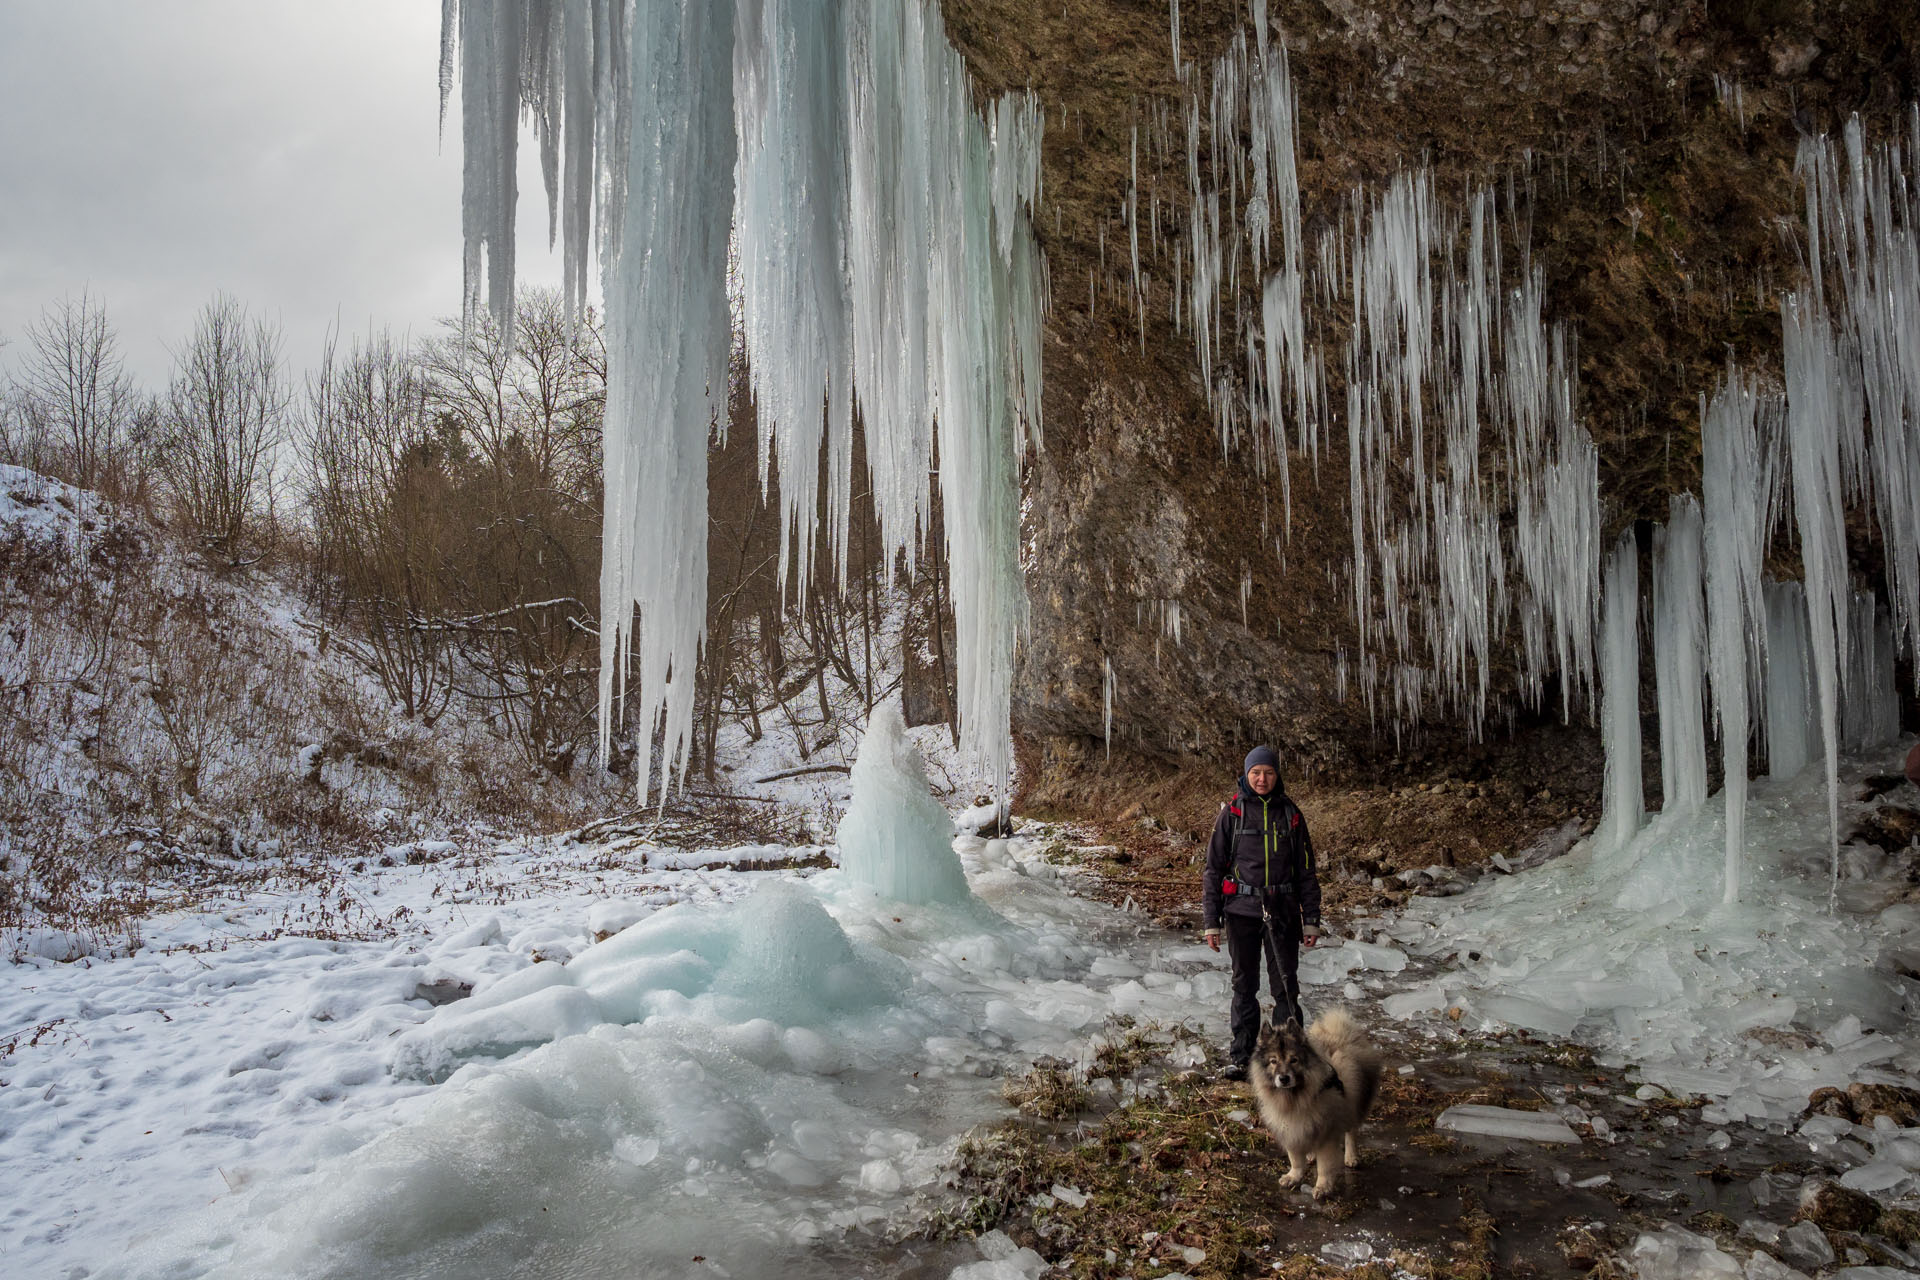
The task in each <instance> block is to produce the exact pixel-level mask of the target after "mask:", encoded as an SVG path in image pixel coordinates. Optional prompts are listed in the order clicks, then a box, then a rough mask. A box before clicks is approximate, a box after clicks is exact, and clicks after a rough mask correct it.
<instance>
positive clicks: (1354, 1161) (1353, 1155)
mask: <svg viewBox="0 0 1920 1280" xmlns="http://www.w3.org/2000/svg"><path fill="white" fill-rule="evenodd" d="M1359 1167H1360V1153H1359V1152H1358V1151H1353V1152H1349V1153H1348V1155H1347V1168H1349V1169H1358V1168H1359Z"/></svg>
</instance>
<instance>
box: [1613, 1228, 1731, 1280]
mask: <svg viewBox="0 0 1920 1280" xmlns="http://www.w3.org/2000/svg"><path fill="white" fill-rule="evenodd" d="M1627 1256H1628V1258H1630V1259H1631V1260H1632V1262H1633V1265H1634V1267H1635V1268H1636V1269H1638V1271H1639V1273H1640V1280H1742V1272H1741V1268H1740V1264H1739V1263H1738V1262H1736V1261H1734V1259H1733V1257H1732V1256H1731V1255H1729V1254H1725V1253H1722V1252H1721V1251H1720V1247H1719V1246H1718V1245H1716V1244H1714V1242H1713V1241H1711V1240H1709V1239H1707V1238H1706V1237H1705V1236H1700V1235H1695V1234H1694V1233H1693V1232H1691V1231H1683V1230H1681V1229H1680V1228H1679V1227H1671V1226H1670V1227H1667V1228H1665V1229H1664V1230H1662V1231H1660V1232H1659V1233H1658V1234H1648V1235H1643V1236H1641V1237H1640V1238H1639V1239H1638V1240H1635V1241H1634V1242H1633V1248H1632V1249H1631V1250H1629V1251H1628V1253H1627Z"/></svg>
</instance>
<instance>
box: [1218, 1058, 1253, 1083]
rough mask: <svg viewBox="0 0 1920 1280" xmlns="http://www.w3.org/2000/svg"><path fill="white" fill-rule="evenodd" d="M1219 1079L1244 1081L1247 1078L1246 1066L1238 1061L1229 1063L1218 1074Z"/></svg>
mask: <svg viewBox="0 0 1920 1280" xmlns="http://www.w3.org/2000/svg"><path fill="white" fill-rule="evenodd" d="M1220 1078H1221V1079H1222V1080H1245V1079H1246V1078H1247V1064H1246V1063H1244V1062H1239V1061H1234V1062H1229V1063H1228V1064H1227V1067H1226V1070H1224V1071H1222V1072H1221V1073H1220Z"/></svg>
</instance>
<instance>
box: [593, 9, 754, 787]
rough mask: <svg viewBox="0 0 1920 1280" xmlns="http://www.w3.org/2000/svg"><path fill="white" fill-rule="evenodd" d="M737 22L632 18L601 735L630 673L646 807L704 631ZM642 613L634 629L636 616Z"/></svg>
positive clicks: (611, 316) (610, 320)
mask: <svg viewBox="0 0 1920 1280" xmlns="http://www.w3.org/2000/svg"><path fill="white" fill-rule="evenodd" d="M732 46H733V8H732V6H731V5H725V4H710V3H708V2H707V0H678V2H675V0H659V3H649V4H644V5H640V6H638V7H637V8H636V9H635V10H634V25H633V55H632V67H633V92H634V97H635V101H634V111H633V126H632V140H631V148H632V150H631V152H630V154H629V156H628V158H627V160H626V163H625V165H624V169H625V173H626V201H625V210H624V217H623V220H622V225H621V226H620V228H619V230H618V236H619V239H618V241H617V242H616V243H617V246H618V248H617V249H616V251H615V253H614V255H613V258H612V262H611V265H610V267H609V270H608V273H607V289H606V294H607V299H606V301H607V347H608V353H609V356H608V360H609V364H610V366H611V367H612V368H613V369H614V370H615V371H616V373H617V376H614V377H610V378H609V380H608V388H607V416H606V426H605V441H606V482H607V501H606V516H605V521H606V523H605V534H604V537H605V547H604V549H603V552H602V558H601V570H600V733H601V744H600V745H601V752H602V754H603V755H604V754H605V753H606V751H607V746H608V741H607V739H608V734H609V733H610V732H611V729H612V725H613V721H614V718H615V717H614V709H615V706H616V700H617V699H618V697H619V695H620V692H621V688H622V685H623V678H624V675H625V673H626V671H627V669H628V663H629V660H630V659H631V661H632V664H633V667H634V670H635V674H636V676H637V678H638V681H639V691H640V698H639V707H640V715H641V716H642V717H643V718H642V721H641V723H640V724H639V725H638V726H636V728H637V730H638V732H636V733H635V735H634V739H635V742H634V745H635V751H636V757H635V760H636V774H637V779H638V783H639V788H640V794H641V796H642V797H643V798H644V797H645V796H646V795H647V794H648V791H649V787H650V786H651V779H652V771H651V766H652V754H653V737H654V733H655V731H656V730H657V729H660V728H664V729H665V750H664V752H663V753H662V756H661V760H660V773H661V782H662V791H663V793H664V791H665V789H666V787H667V786H668V785H670V783H669V779H670V777H671V776H672V775H674V774H675V773H676V772H677V771H679V770H684V768H685V766H686V748H687V746H688V738H689V736H690V729H691V726H692V723H693V692H694V671H695V670H696V668H697V667H698V666H699V651H700V643H701V639H702V636H703V634H704V632H705V630H706V617H707V442H708V437H709V435H710V434H711V432H712V430H713V427H714V424H715V423H716V422H724V421H725V419H726V412H727V401H726V396H727V361H728V354H729V351H730V349H731V345H732V337H733V330H732V324H731V320H730V318H729V316H728V313H727V293H726V278H727V239H728V230H729V224H730V221H731V214H732V210H733V148H734V133H733V69H732V57H733V47H732ZM636 609H637V610H638V611H639V618H638V620H637V621H636V620H635V618H634V611H635V610H636Z"/></svg>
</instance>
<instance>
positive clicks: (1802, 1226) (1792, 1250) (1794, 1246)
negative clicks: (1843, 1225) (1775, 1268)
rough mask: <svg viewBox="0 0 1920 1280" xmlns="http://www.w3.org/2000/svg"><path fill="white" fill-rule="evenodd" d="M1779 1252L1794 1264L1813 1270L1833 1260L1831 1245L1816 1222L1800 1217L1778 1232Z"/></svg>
mask: <svg viewBox="0 0 1920 1280" xmlns="http://www.w3.org/2000/svg"><path fill="white" fill-rule="evenodd" d="M1780 1252H1781V1253H1783V1254H1785V1255H1786V1260H1787V1261H1788V1262H1791V1263H1793V1264H1794V1265H1795V1266H1798V1267H1802V1268H1805V1269H1806V1270H1809V1271H1811V1270H1814V1269H1816V1268H1819V1267H1824V1266H1826V1265H1827V1264H1828V1263H1829V1262H1832V1261H1833V1246H1832V1245H1831V1244H1829V1243H1828V1242H1827V1233H1826V1232H1824V1231H1822V1230H1821V1229H1820V1226H1819V1224H1818V1223H1813V1222H1808V1221H1806V1220H1805V1219H1802V1220H1801V1221H1799V1222H1796V1223H1794V1224H1793V1225H1792V1226H1790V1227H1788V1228H1787V1229H1786V1230H1785V1231H1782V1232H1781V1233H1780Z"/></svg>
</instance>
